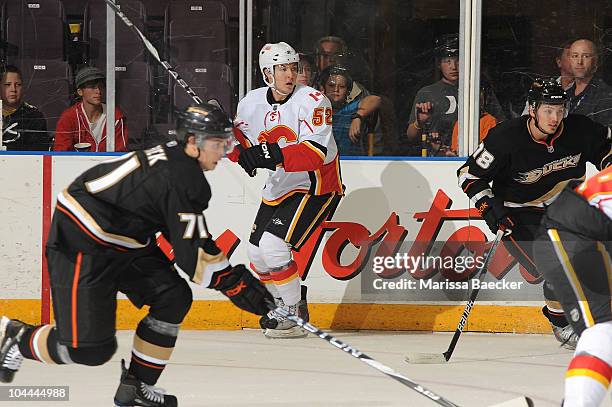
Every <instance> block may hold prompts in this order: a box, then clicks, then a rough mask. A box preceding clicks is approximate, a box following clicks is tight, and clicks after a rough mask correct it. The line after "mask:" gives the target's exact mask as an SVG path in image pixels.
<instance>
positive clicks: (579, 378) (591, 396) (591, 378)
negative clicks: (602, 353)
mask: <svg viewBox="0 0 612 407" xmlns="http://www.w3.org/2000/svg"><path fill="white" fill-rule="evenodd" d="M611 377H612V367H610V365H608V364H607V363H606V362H604V361H603V360H601V359H599V358H596V357H595V356H591V355H587V354H584V355H578V356H575V357H574V358H573V359H572V361H571V363H570V365H569V368H568V369H567V373H566V374H565V400H564V402H563V406H564V407H587V406H588V407H596V406H599V405H600V404H601V402H602V401H603V400H604V398H605V397H606V394H607V392H608V387H609V386H610V378H611Z"/></svg>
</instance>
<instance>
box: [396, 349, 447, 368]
mask: <svg viewBox="0 0 612 407" xmlns="http://www.w3.org/2000/svg"><path fill="white" fill-rule="evenodd" d="M404 360H405V361H406V362H408V363H413V364H420V365H423V364H441V363H446V362H447V360H446V358H445V357H444V354H442V353H413V352H411V353H407V354H406V356H405V357H404Z"/></svg>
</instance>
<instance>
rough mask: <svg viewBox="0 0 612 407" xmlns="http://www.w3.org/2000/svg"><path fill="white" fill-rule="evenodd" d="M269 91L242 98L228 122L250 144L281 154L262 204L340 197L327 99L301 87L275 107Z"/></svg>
mask: <svg viewBox="0 0 612 407" xmlns="http://www.w3.org/2000/svg"><path fill="white" fill-rule="evenodd" d="M271 92H272V91H271V90H270V88H268V87H263V88H259V89H255V90H252V91H250V92H249V93H247V95H246V96H245V97H244V98H243V99H242V100H241V101H240V102H239V103H238V112H237V114H236V119H235V120H234V125H235V126H236V128H237V129H238V130H240V131H241V132H242V133H243V134H244V136H245V137H246V138H247V139H248V141H249V142H250V144H251V145H255V144H259V143H261V142H263V141H266V142H268V143H278V145H279V147H281V149H282V150H281V151H282V153H283V158H284V163H283V166H282V167H279V168H277V169H276V171H274V172H271V173H270V176H269V177H268V180H267V182H266V185H265V187H264V189H263V200H264V202H265V203H267V204H269V205H277V204H278V203H280V202H282V200H284V199H285V198H287V197H288V196H290V195H291V194H293V193H295V192H305V193H309V194H311V195H323V194H327V193H330V192H336V193H342V179H341V176H340V160H339V157H338V148H337V147H336V141H335V140H334V136H333V133H332V108H331V103H330V102H329V99H327V97H326V96H325V95H324V94H323V93H321V92H319V91H318V90H316V89H314V88H311V87H309V86H304V85H301V84H297V85H296V87H295V90H294V91H293V93H292V94H291V95H290V96H289V97H288V98H287V99H285V100H284V101H283V102H280V103H279V102H276V101H275V100H274V99H273V98H272V94H271ZM230 158H231V157H230Z"/></svg>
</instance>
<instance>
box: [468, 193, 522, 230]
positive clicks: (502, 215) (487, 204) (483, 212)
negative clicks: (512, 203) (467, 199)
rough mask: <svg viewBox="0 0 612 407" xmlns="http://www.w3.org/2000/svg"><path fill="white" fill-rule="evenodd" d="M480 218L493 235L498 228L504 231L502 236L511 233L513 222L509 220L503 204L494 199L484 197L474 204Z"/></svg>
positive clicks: (508, 213)
mask: <svg viewBox="0 0 612 407" xmlns="http://www.w3.org/2000/svg"><path fill="white" fill-rule="evenodd" d="M476 208H477V209H478V212H480V216H482V218H483V219H484V220H485V222H487V226H488V227H489V229H491V232H493V233H494V234H495V233H497V231H498V230H499V229H500V228H503V229H504V236H508V235H509V234H510V233H512V228H513V227H514V222H513V221H512V218H510V212H509V211H508V209H507V208H506V207H505V206H504V204H503V203H502V202H501V201H500V200H498V199H495V198H490V197H484V198H482V199H481V200H480V201H478V202H477V203H476Z"/></svg>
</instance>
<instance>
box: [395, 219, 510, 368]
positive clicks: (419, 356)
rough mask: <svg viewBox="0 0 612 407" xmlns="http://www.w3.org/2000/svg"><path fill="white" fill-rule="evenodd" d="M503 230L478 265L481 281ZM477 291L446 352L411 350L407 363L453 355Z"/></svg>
mask: <svg viewBox="0 0 612 407" xmlns="http://www.w3.org/2000/svg"><path fill="white" fill-rule="evenodd" d="M504 232H505V229H502V228H500V229H499V230H498V231H497V234H496V235H495V240H493V243H492V244H491V248H490V249H489V252H488V253H487V257H486V258H485V260H484V263H483V264H482V266H481V267H480V270H479V271H478V275H477V278H478V279H479V280H480V281H482V280H483V279H484V276H485V275H486V274H487V267H488V265H489V263H490V262H491V259H493V255H494V254H495V251H496V250H497V246H498V245H499V243H500V242H501V239H502V237H503V236H504ZM479 291H480V288H478V287H476V288H473V289H472V292H471V293H470V299H469V300H468V302H467V304H465V308H464V309H463V314H461V319H460V320H459V324H457V329H455V334H454V335H453V339H452V340H451V343H450V345H449V346H448V349H447V350H446V352H444V353H416V352H411V353H408V354H406V358H405V359H406V362H408V363H446V362H448V361H449V360H450V358H451V356H452V355H453V351H454V350H455V346H456V345H457V342H458V341H459V337H460V336H461V333H462V332H463V328H464V327H465V324H466V323H467V320H468V318H469V316H470V312H472V307H473V306H474V302H475V301H476V297H477V296H478V292H479Z"/></svg>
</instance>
